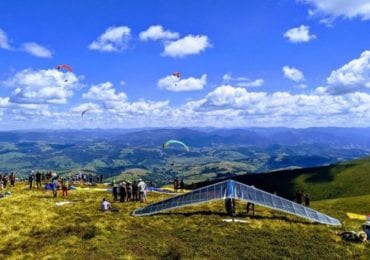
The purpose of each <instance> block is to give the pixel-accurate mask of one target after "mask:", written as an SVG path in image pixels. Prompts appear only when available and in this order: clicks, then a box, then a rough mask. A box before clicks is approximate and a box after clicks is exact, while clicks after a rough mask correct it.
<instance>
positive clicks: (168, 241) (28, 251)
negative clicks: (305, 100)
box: [0, 183, 370, 259]
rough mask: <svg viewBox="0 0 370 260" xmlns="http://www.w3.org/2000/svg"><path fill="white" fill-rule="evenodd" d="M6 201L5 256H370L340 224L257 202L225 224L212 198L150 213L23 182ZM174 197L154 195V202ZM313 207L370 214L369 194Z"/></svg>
mask: <svg viewBox="0 0 370 260" xmlns="http://www.w3.org/2000/svg"><path fill="white" fill-rule="evenodd" d="M11 191H12V192H13V194H12V195H11V196H9V197H7V198H4V199H0V222H1V223H2V224H1V225H0V234H1V235H0V259H140V258H149V259H178V258H185V259H240V258H248V259H268V258H273V259H288V258H289V259H291V258H293V259H323V258H326V259H336V258H337V259H339V258H340V259H353V258H362V259H369V257H370V246H369V245H366V246H365V245H363V244H354V243H347V242H343V241H341V240H340V239H339V237H338V236H337V235H335V232H336V231H338V230H339V229H338V228H332V227H328V226H325V225H319V224H313V223H310V222H308V221H305V220H304V219H300V218H297V217H294V216H289V215H286V214H282V213H278V212H275V211H271V210H267V209H263V208H261V207H256V214H257V216H256V217H255V218H252V219H250V218H249V217H247V216H245V215H244V213H245V205H243V204H242V203H238V205H237V206H238V210H237V212H238V218H244V219H247V220H249V221H250V222H249V223H247V224H243V223H225V222H223V221H222V219H223V218H226V216H225V214H224V212H225V210H224V205H223V202H222V201H220V202H213V203H208V204H204V205H199V206H194V207H188V208H183V209H179V210H175V211H173V212H166V213H163V214H159V215H155V216H151V217H133V216H131V212H132V211H133V210H134V209H136V208H138V207H141V206H143V205H144V204H141V203H114V204H113V205H114V207H116V208H119V209H120V211H119V212H117V213H115V212H101V211H99V210H98V208H99V205H100V201H101V199H102V198H103V197H107V198H109V199H111V195H110V194H108V193H106V192H80V191H72V192H70V196H68V198H67V200H69V201H72V202H73V203H72V204H68V205H64V206H61V207H57V206H55V202H59V201H63V200H64V199H63V198H62V197H61V196H58V197H57V198H52V196H51V192H50V191H44V190H32V191H30V190H28V189H27V186H26V184H24V183H20V184H18V186H17V187H16V188H13V189H12V190H11ZM166 196H167V195H161V194H155V193H151V194H149V202H154V201H158V200H161V199H163V198H165V197H166ZM313 208H315V209H319V210H321V211H322V212H323V213H327V214H329V215H332V216H334V217H338V218H339V219H340V220H341V221H343V222H344V224H345V227H346V228H349V229H355V230H358V229H359V225H360V224H361V221H350V220H348V219H347V218H346V216H345V212H347V211H351V212H356V213H368V212H370V195H366V196H361V197H349V198H341V199H335V200H326V201H316V202H313Z"/></svg>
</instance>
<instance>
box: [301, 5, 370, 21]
mask: <svg viewBox="0 0 370 260" xmlns="http://www.w3.org/2000/svg"><path fill="white" fill-rule="evenodd" d="M303 2H305V3H307V4H309V5H310V6H312V7H313V9H311V10H310V12H309V13H310V15H317V16H322V17H332V18H336V17H344V18H348V19H352V18H356V17H358V18H360V19H362V20H369V19H370V3H369V1H368V0H355V1H343V0H330V1H328V0H303Z"/></svg>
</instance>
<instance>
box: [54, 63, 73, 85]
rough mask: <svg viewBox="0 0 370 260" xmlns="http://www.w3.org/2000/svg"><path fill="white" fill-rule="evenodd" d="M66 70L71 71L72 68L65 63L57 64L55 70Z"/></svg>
mask: <svg viewBox="0 0 370 260" xmlns="http://www.w3.org/2000/svg"><path fill="white" fill-rule="evenodd" d="M63 69H64V70H66V71H68V72H73V69H72V67H71V66H69V65H67V64H60V65H58V66H57V70H63ZM67 81H68V79H65V80H64V82H67Z"/></svg>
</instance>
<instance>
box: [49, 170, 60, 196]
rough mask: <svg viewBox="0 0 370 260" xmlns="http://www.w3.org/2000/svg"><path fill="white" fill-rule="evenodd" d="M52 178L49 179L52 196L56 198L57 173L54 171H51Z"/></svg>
mask: <svg viewBox="0 0 370 260" xmlns="http://www.w3.org/2000/svg"><path fill="white" fill-rule="evenodd" d="M52 176H53V178H52V179H51V183H52V187H53V196H54V198H56V196H57V195H58V184H59V181H58V175H57V174H56V173H52Z"/></svg>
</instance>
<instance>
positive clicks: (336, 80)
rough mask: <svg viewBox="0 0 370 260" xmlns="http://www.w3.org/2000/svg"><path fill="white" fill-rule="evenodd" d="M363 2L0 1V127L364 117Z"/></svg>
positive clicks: (367, 115)
mask: <svg viewBox="0 0 370 260" xmlns="http://www.w3.org/2000/svg"><path fill="white" fill-rule="evenodd" d="M369 4H370V1H369V0H357V1H348V2H347V3H346V1H340V0H330V1H329V0H298V1H293V0H291V1H288V0H284V1H269V0H258V1H257V0H256V1H222V0H219V1H205V0H204V1H149V0H148V1H140V0H137V1H92V0H90V1H82V0H81V1H77V0H75V1H62V0H61V1H17V0H13V1H10V0H9V1H8V0H4V1H0V120H1V121H0V127H1V128H2V129H5V130H6V129H28V128H95V127H102V128H110V127H122V128H133V127H166V126H171V127H183V126H198V127H199V126H214V127H249V126H262V127H271V126H288V127H313V126H351V127H352V126H356V127H357V126H361V127H368V126H370V95H369V88H370V27H369V25H370V21H369V20H370V11H369V10H368V8H367V6H368V5H369ZM59 64H68V65H70V66H72V67H73V71H72V72H70V71H67V70H64V69H61V70H58V69H57V66H58V65H59ZM175 72H179V73H180V75H179V77H178V76H175V75H173V74H174V73H175ZM86 110H88V111H87V112H86V113H85V114H84V116H83V117H82V116H81V113H82V112H83V111H86Z"/></svg>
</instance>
